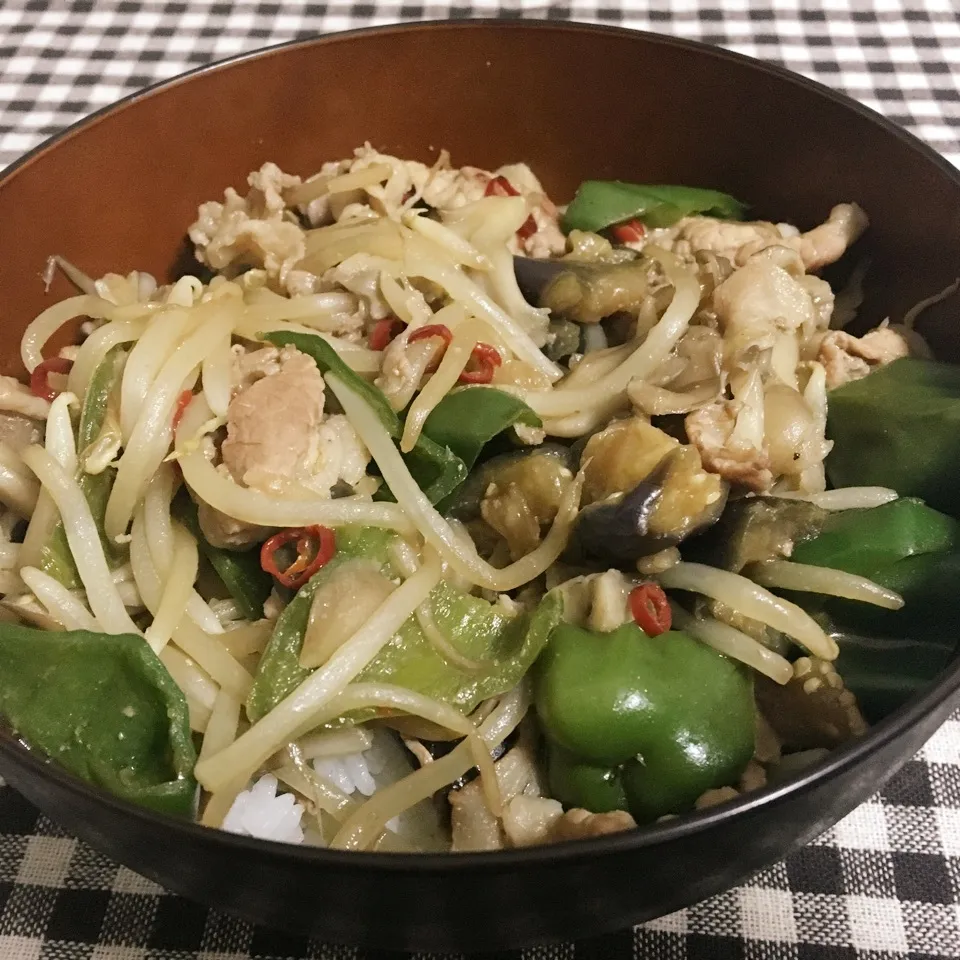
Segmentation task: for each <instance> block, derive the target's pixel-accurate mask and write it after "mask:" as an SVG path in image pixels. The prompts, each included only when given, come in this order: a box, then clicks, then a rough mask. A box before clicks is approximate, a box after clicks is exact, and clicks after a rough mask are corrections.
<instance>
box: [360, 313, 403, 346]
mask: <svg viewBox="0 0 960 960" xmlns="http://www.w3.org/2000/svg"><path fill="white" fill-rule="evenodd" d="M401 330H403V323H402V322H401V321H400V320H398V319H397V318H396V317H384V319H383V320H378V321H377V322H376V323H375V324H374V325H373V329H372V330H371V331H370V335H369V336H368V337H367V343H368V345H369V346H370V349H371V350H383V349H384V348H385V347H386V346H387V344H388V343H390V341H391V340H393V339H394V337H396V335H397V334H398V333H400V331H401Z"/></svg>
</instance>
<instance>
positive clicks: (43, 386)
mask: <svg viewBox="0 0 960 960" xmlns="http://www.w3.org/2000/svg"><path fill="white" fill-rule="evenodd" d="M71 367H73V361H72V360H67V359H66V358H65V357H51V358H50V359H49V360H44V361H43V362H42V363H38V364H37V365H36V366H35V367H34V368H33V372H32V373H31V374H30V389H31V391H33V393H34V395H35V396H38V397H42V398H43V399H44V400H49V401H53V400H55V399H56V398H57V396H58V395H59V394H60V392H61V391H59V390H54V389H53V387H51V386H50V379H49V378H50V374H51V373H69V372H70V369H71Z"/></svg>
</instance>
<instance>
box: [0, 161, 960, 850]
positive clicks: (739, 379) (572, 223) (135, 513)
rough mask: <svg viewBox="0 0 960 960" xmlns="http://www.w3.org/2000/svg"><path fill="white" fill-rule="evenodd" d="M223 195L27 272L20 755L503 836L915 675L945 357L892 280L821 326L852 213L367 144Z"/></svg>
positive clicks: (855, 731) (344, 836)
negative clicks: (862, 324)
mask: <svg viewBox="0 0 960 960" xmlns="http://www.w3.org/2000/svg"><path fill="white" fill-rule="evenodd" d="M248 187H249V189H248V191H247V192H246V194H245V195H241V194H239V193H237V192H236V191H234V190H232V189H228V190H227V192H226V194H225V197H224V199H223V201H222V202H221V201H210V202H208V203H204V204H203V205H202V206H201V207H200V210H199V212H198V216H197V220H196V222H195V223H194V224H192V225H191V226H190V227H189V236H190V239H191V241H192V242H193V244H194V245H195V250H196V257H197V260H198V269H197V270H196V271H195V273H194V274H192V275H189V276H184V277H182V278H181V279H179V280H178V281H177V282H176V283H173V284H170V285H167V286H163V287H158V286H157V284H156V282H155V281H154V280H153V279H152V278H151V277H149V276H147V275H145V274H141V273H133V274H130V275H129V276H126V277H122V276H118V275H107V276H105V277H103V278H101V279H99V280H93V279H91V278H90V277H88V276H86V275H85V274H84V273H83V272H82V270H81V269H79V268H78V267H81V266H82V264H80V265H74V264H70V263H67V262H65V261H62V260H59V259H57V258H54V259H53V260H52V261H51V270H56V269H60V270H63V271H64V272H65V273H66V274H67V276H68V277H69V278H70V279H71V280H72V281H73V282H74V283H75V284H76V285H77V287H78V288H79V290H80V293H79V295H78V296H76V297H74V298H71V299H69V300H66V301H63V302H61V303H57V304H54V305H53V306H51V307H50V308H49V309H48V310H46V311H45V312H44V313H43V314H41V315H40V316H39V317H38V318H37V319H36V320H35V321H34V322H33V323H32V324H31V325H30V327H29V328H28V329H27V331H26V333H25V335H24V338H23V343H22V357H23V362H24V365H25V366H26V368H27V370H28V371H29V373H30V386H29V387H27V386H26V385H23V384H19V383H17V382H16V381H13V380H10V379H7V381H5V383H4V390H3V393H2V395H0V409H2V410H3V411H4V413H3V421H2V424H0V427H2V437H3V439H2V446H0V463H2V466H3V470H2V472H0V499H2V501H3V503H4V505H5V509H4V512H3V515H2V517H0V524H2V530H3V534H4V539H5V543H4V544H3V545H2V550H3V553H2V556H3V557H4V567H5V573H4V582H3V584H2V586H3V593H4V598H3V601H2V605H3V610H4V611H5V612H6V617H7V619H6V621H5V622H4V623H2V624H0V655H2V658H3V662H4V664H5V667H4V670H3V673H2V675H0V714H2V715H3V716H4V717H6V719H7V720H8V722H9V723H10V724H11V726H12V727H13V728H14V729H15V730H16V731H17V733H18V734H19V735H20V736H21V738H22V739H23V741H24V742H25V743H26V744H27V745H29V746H30V747H32V748H35V749H37V750H39V751H41V752H43V753H45V754H47V755H49V756H50V757H51V758H52V759H53V760H55V761H58V762H59V763H61V764H63V765H64V766H66V767H67V768H68V769H70V770H72V771H73V772H74V773H76V774H78V775H80V776H82V777H85V778H86V779H88V780H90V781H92V782H94V783H96V784H99V785H100V786H102V787H104V788H105V789H107V790H110V791H112V792H114V793H116V794H117V795H119V796H121V797H124V798H126V799H129V800H132V801H134V802H137V803H141V804H144V805H146V806H149V807H151V808H154V809H159V810H162V811H166V812H169V813H174V814H178V815H181V816H187V817H195V818H197V819H198V820H199V821H200V822H202V823H204V824H207V825H209V826H213V827H222V828H224V829H226V830H230V831H233V832H237V833H245V834H249V835H253V836H258V837H262V838H266V839H275V840H281V841H287V842H292V843H300V842H304V843H314V844H321V845H329V846H332V847H339V848H346V849H353V850H362V849H381V850H448V849H452V850H486V849H498V848H502V847H510V846H512V847H523V846H530V845H533V844H540V843H547V842H553V841H557V840H563V839H573V838H578V837H588V836H597V835H600V834H603V833H609V832H613V831H619V830H623V829H628V828H632V827H635V826H637V825H638V824H641V825H642V824H646V823H652V822H656V821H658V820H660V819H662V818H664V817H673V816H678V815H683V814H685V813H687V812H689V811H691V810H695V809H701V808H704V807H706V806H709V805H712V804H715V803H718V802H723V801H724V800H726V799H728V798H730V797H733V796H736V795H737V794H738V793H740V792H744V791H748V790H752V789H756V788H759V787H762V786H764V785H766V784H767V783H771V782H775V781H777V780H780V779H783V778H785V777H788V776H790V775H791V774H793V773H795V772H797V771H799V770H801V769H803V768H805V767H806V766H809V765H810V764H812V763H815V762H817V760H819V759H820V758H821V757H822V756H823V755H824V754H825V752H826V751H828V750H830V749H831V748H833V747H836V746H838V745H840V744H842V743H844V742H846V741H847V740H849V739H851V738H854V737H857V736H859V735H861V734H862V733H863V732H864V731H865V730H866V729H867V726H868V723H870V722H872V721H873V720H875V719H877V718H879V717H881V716H883V715H885V714H886V713H888V712H889V711H890V710H892V709H894V708H895V707H896V706H897V705H899V703H901V702H903V701H904V700H905V699H906V698H907V697H908V696H909V695H910V694H911V693H912V692H913V691H914V690H916V689H918V688H920V687H922V686H923V685H924V684H925V683H927V682H928V681H929V680H931V679H932V678H933V676H934V675H935V674H936V673H937V672H938V670H939V669H940V668H941V667H942V666H943V665H944V664H945V663H946V661H947V660H948V659H949V656H950V654H951V647H950V645H949V643H948V642H947V641H946V640H944V639H943V638H942V637H941V636H940V633H939V630H938V627H939V611H942V610H943V609H945V607H946V606H947V605H948V604H949V603H950V598H951V593H950V589H949V585H950V583H951V571H952V570H953V569H954V567H955V566H956V564H957V552H956V550H957V540H958V530H957V524H956V521H955V520H953V519H952V516H951V514H953V513H956V508H957V506H958V505H957V503H956V499H957V495H956V493H955V492H954V491H953V489H952V487H951V476H950V473H949V459H948V458H947V456H946V453H945V452H944V451H945V450H947V449H948V447H949V444H950V443H951V441H950V438H949V432H948V430H949V426H948V424H947V422H946V420H945V418H944V414H946V413H949V412H950V411H952V410H955V409H956V404H957V397H958V394H960V377H958V375H957V374H956V373H955V371H954V369H953V368H951V367H947V366H945V365H939V364H937V363H935V362H934V361H933V360H932V358H931V357H930V352H929V349H928V348H927V346H926V344H925V342H924V341H923V339H922V338H921V337H920V336H919V334H918V333H917V332H916V330H915V329H914V321H915V320H916V317H917V315H918V313H919V312H920V310H922V309H923V307H924V306H925V305H926V304H927V302H926V301H925V302H924V303H921V304H918V306H917V308H915V309H914V310H912V311H911V312H910V313H909V314H908V315H907V316H905V317H903V318H898V322H895V323H885V324H884V325H881V326H880V327H878V328H877V329H875V330H872V331H869V332H867V333H865V334H864V335H863V336H855V335H853V334H852V333H849V332H848V331H847V330H846V329H845V328H846V327H847V326H848V325H849V324H851V323H852V322H854V321H855V318H856V309H857V306H858V303H859V297H860V290H861V287H862V283H863V282H865V281H864V269H863V264H859V263H857V264H855V267H854V269H853V271H852V272H851V276H850V278H849V279H848V280H847V281H846V283H845V285H844V286H843V288H842V289H837V290H834V289H833V288H831V286H830V284H829V283H828V282H827V281H826V280H825V279H823V278H822V277H821V276H820V275H819V274H820V271H822V270H824V269H825V268H827V267H829V266H830V265H831V264H833V263H836V262H837V261H839V260H840V259H841V258H842V257H843V256H844V254H846V252H847V250H848V249H849V248H850V247H851V246H853V245H854V244H855V242H856V240H857V239H858V237H859V236H860V235H861V233H862V232H863V231H864V230H865V229H867V218H866V215H865V213H864V212H863V211H862V210H860V208H859V207H857V206H856V204H854V203H841V204H840V205H838V206H836V207H835V208H834V209H833V210H832V211H830V213H829V216H828V217H827V219H826V220H825V222H824V223H822V224H821V225H820V226H817V227H814V228H813V229H811V230H809V231H807V232H800V231H799V230H798V229H796V228H795V227H792V226H790V225H786V224H773V223H767V222H756V221H752V222H751V221H745V220H744V219H743V217H744V215H745V212H746V210H745V208H744V206H743V204H741V203H740V202H739V201H738V200H737V199H734V198H733V197H731V196H728V195H726V194H723V193H719V192H716V191H713V190H704V189H699V188H691V187H664V186H642V185H634V184H624V183H619V182H603V181H588V182H586V183H584V184H583V185H582V186H581V187H580V189H579V190H578V192H577V194H576V196H575V197H574V198H573V199H572V201H571V202H570V203H569V205H568V206H567V207H566V208H564V209H560V208H558V207H557V206H556V205H555V204H554V203H553V202H552V201H551V200H550V198H548V197H547V196H546V195H545V194H544V192H543V190H542V189H541V186H540V184H539V181H538V180H537V178H536V176H535V175H534V173H533V172H532V171H531V169H530V168H529V167H527V166H525V165H523V164H513V165H510V166H506V167H502V168H500V169H499V170H496V171H486V170H481V169H478V168H472V167H461V168H456V167H453V166H452V164H451V162H450V158H449V157H448V156H447V155H446V154H445V153H441V155H440V156H439V158H438V159H437V160H436V162H435V163H434V164H432V165H430V166H428V165H425V164H422V163H419V162H414V161H408V160H403V159H400V158H397V157H393V156H389V155H385V154H382V153H379V152H377V151H376V150H374V149H373V148H371V147H370V146H369V145H367V146H364V147H362V148H360V149H358V150H357V151H356V152H355V155H354V156H353V157H352V158H349V159H346V160H342V161H335V162H332V163H328V164H325V165H324V166H323V167H322V169H321V170H320V172H319V173H318V174H316V175H315V176H313V177H310V178H309V179H306V180H301V179H300V178H299V177H295V176H292V175H289V174H286V173H284V172H282V171H281V170H280V168H279V167H277V166H276V165H274V164H269V163H268V164H265V165H264V166H263V167H262V168H261V169H260V170H258V171H255V172H254V173H251V174H250V177H249V182H248ZM952 292H953V289H950V290H947V291H944V292H943V293H942V294H938V295H937V296H944V295H949V294H950V293H952ZM78 318H83V327H82V337H81V338H80V339H79V342H77V343H74V344H72V345H70V346H67V347H65V348H63V349H61V350H59V351H58V352H56V351H55V352H53V353H52V354H51V352H50V351H49V350H47V351H46V352H47V354H51V355H49V356H46V357H45V352H44V351H45V348H46V347H47V344H48V342H49V341H50V340H51V338H52V337H54V335H55V334H56V333H57V332H58V331H60V329H61V328H62V327H64V325H66V324H69V323H71V322H73V321H76V320H77V319H78ZM921 433H922V434H923V438H922V439H923V442H922V444H921V443H920V442H919V438H920V435H921ZM938 437H940V438H941V440H942V442H938ZM828 481H829V483H828ZM828 487H829V489H828ZM907 663H909V669H907Z"/></svg>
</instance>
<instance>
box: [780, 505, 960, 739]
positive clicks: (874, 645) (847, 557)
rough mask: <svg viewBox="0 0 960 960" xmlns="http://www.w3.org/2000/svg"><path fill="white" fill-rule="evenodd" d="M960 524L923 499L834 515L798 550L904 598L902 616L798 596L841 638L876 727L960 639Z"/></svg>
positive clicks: (844, 666) (843, 668) (848, 681)
mask: <svg viewBox="0 0 960 960" xmlns="http://www.w3.org/2000/svg"><path fill="white" fill-rule="evenodd" d="M958 540H960V524H958V523H957V521H956V520H954V519H953V518H952V517H948V516H946V515H945V514H943V513H939V512H938V511H936V510H933V509H932V508H930V507H928V506H926V504H924V503H923V502H922V501H920V500H916V499H914V498H903V499H901V500H895V501H893V502H892V503H888V504H885V505H883V506H881V507H876V508H874V509H872V510H846V511H844V512H842V513H838V514H833V515H831V516H830V517H829V518H828V519H827V520H826V522H825V523H824V526H823V529H822V531H821V533H820V534H819V536H817V537H815V538H813V539H810V540H806V541H804V542H802V543H798V544H797V545H796V547H795V549H794V551H793V555H792V557H791V559H792V560H795V561H796V562H798V563H809V564H814V565H816V566H822V567H830V568H832V569H835V570H844V571H846V572H848V573H855V574H858V575H860V576H864V577H867V578H868V579H870V580H873V581H874V582H876V583H879V584H881V585H882V586H885V587H887V588H889V589H891V590H895V591H896V592H897V593H899V594H900V595H901V596H902V597H903V599H904V605H903V607H902V608H901V609H900V610H887V609H884V608H883V607H877V606H873V605H871V604H867V603H857V602H855V601H852V600H843V599H839V598H835V597H815V596H813V595H811V594H797V595H795V596H794V597H793V599H794V600H796V601H797V602H798V603H800V604H802V605H803V606H804V607H805V608H806V609H807V610H808V611H810V612H811V613H812V614H814V615H815V616H817V617H818V618H819V619H820V620H821V621H822V622H823V623H824V625H825V627H826V628H827V630H828V632H829V633H831V635H832V636H833V637H834V639H835V640H836V641H837V644H838V646H839V648H840V656H839V657H838V659H837V663H836V667H837V672H838V673H839V674H840V676H841V677H843V679H844V683H845V685H846V686H847V687H848V689H850V690H852V691H853V692H854V693H855V694H856V696H857V700H858V702H859V704H860V707H861V710H862V712H863V714H864V716H865V717H866V718H867V720H868V721H870V722H875V721H876V720H878V719H880V718H881V717H883V716H885V715H886V714H888V713H889V712H890V711H891V710H893V709H895V708H896V707H898V706H900V705H901V704H902V703H904V702H905V701H906V700H907V699H908V698H909V697H910V696H912V695H913V694H914V693H916V692H917V691H919V690H921V689H923V688H924V687H925V686H927V685H929V683H930V682H931V681H932V680H933V679H934V678H935V677H936V675H937V674H938V673H939V672H940V671H941V670H942V669H943V668H944V666H946V664H947V663H948V662H949V660H950V658H951V657H952V656H953V655H954V652H955V650H956V647H957V643H958V638H960V616H958V614H957V609H956V597H957V586H956V585H957V583H958V582H960V552H958V551H957V546H958Z"/></svg>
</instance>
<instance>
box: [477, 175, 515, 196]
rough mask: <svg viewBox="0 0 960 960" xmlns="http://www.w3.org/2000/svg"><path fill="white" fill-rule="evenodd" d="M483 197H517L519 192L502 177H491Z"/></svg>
mask: <svg viewBox="0 0 960 960" xmlns="http://www.w3.org/2000/svg"><path fill="white" fill-rule="evenodd" d="M483 195H484V196H485V197H519V196H520V191H519V190H518V189H517V188H516V187H515V186H514V185H513V184H512V183H511V182H510V181H509V180H508V179H507V178H506V177H504V176H499V177H491V178H490V180H489V181H487V189H486V190H484V191H483Z"/></svg>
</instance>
